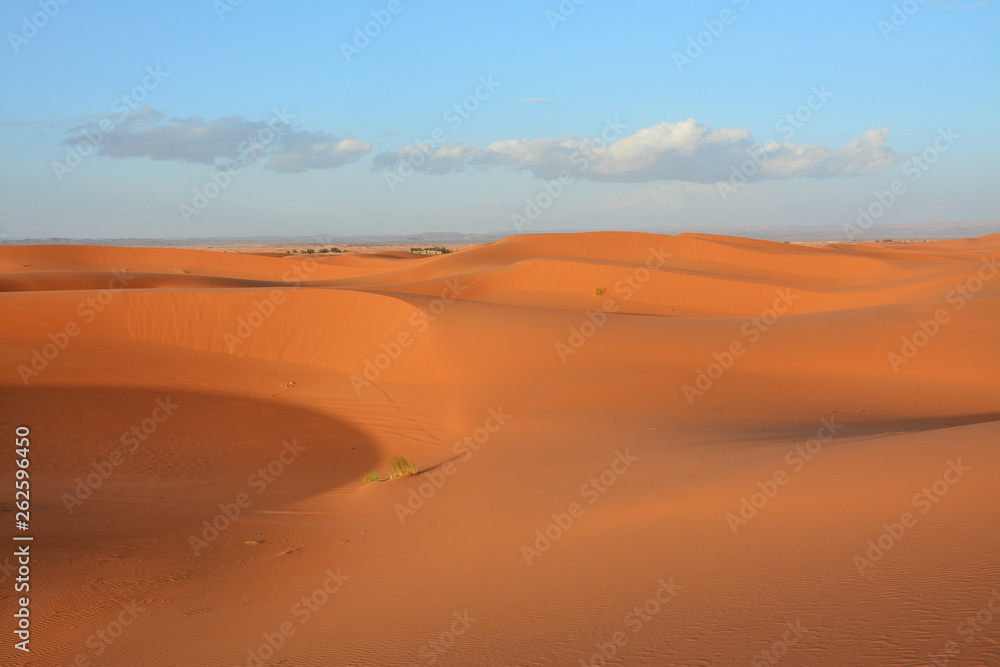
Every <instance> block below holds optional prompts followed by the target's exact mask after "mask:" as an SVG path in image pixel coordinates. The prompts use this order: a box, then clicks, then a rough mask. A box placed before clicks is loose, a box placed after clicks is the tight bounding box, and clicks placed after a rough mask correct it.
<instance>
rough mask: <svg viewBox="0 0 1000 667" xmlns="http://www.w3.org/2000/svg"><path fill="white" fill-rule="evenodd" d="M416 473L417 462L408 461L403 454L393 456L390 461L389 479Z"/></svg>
mask: <svg viewBox="0 0 1000 667" xmlns="http://www.w3.org/2000/svg"><path fill="white" fill-rule="evenodd" d="M416 474H417V464H416V463H414V462H412V461H407V460H406V459H405V458H403V457H402V456H396V457H393V459H392V461H390V462H389V479H395V478H397V477H406V476H408V475H416Z"/></svg>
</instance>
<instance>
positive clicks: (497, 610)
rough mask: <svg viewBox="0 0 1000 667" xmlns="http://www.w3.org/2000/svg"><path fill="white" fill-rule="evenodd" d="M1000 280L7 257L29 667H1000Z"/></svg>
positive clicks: (695, 245) (950, 264) (571, 262)
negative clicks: (406, 469) (398, 472)
mask: <svg viewBox="0 0 1000 667" xmlns="http://www.w3.org/2000/svg"><path fill="white" fill-rule="evenodd" d="M998 251H1000V235H991V236H987V237H982V238H978V239H963V240H955V241H934V242H927V243H865V244H840V245H828V246H821V247H806V246H799V245H791V244H783V243H771V242H766V241H756V240H747V239H739V238H729V237H716V236H710V235H704V234H681V235H678V236H660V235H651V234H633V233H587V234H572V235H522V236H516V237H510V238H506V239H504V240H502V241H498V242H496V243H490V244H484V245H481V246H475V247H472V248H468V249H464V250H461V251H458V252H454V253H451V254H447V255H438V256H412V255H408V254H406V253H395V252H385V253H378V254H373V255H357V254H337V255H329V256H323V257H318V256H317V257H313V256H304V255H284V256H283V255H280V254H279V253H268V252H261V253H254V254H236V253H219V252H208V251H198V250H187V249H173V248H119V247H115V248H111V247H97V246H4V247H0V308H2V312H3V313H4V326H3V330H2V338H0V360H2V367H3V369H4V375H3V378H2V385H0V393H2V396H3V399H2V400H3V403H2V404H3V408H4V409H3V411H2V417H0V420H2V422H3V429H4V431H5V432H6V433H8V434H9V433H13V431H14V429H15V428H16V427H17V426H19V425H27V426H29V427H30V429H31V440H32V445H31V452H32V454H31V455H32V460H31V466H30V471H31V483H32V486H31V490H32V494H31V503H32V515H31V516H32V522H31V533H32V534H33V536H34V538H35V539H34V542H33V543H32V547H31V549H32V561H31V568H32V570H31V577H32V578H31V591H30V593H31V614H32V626H31V627H32V637H31V638H32V642H31V649H32V650H31V653H30V654H29V655H28V656H27V657H26V656H25V654H23V653H21V652H19V651H16V650H14V649H13V647H12V642H10V641H8V642H7V644H5V645H4V647H3V648H2V649H0V663H2V664H10V665H22V664H24V665H29V664H30V665H59V666H63V665H127V666H135V665H144V666H147V665H148V666H156V665H170V666H174V665H177V666H180V665H183V666H189V667H199V666H206V667H208V666H217V665H226V666H229V665H259V664H274V665H351V664H363V665H413V664H416V665H429V664H434V665H579V664H584V665H588V664H593V665H600V664H623V665H737V664H741V665H746V664H750V665H778V664H781V665H818V664H823V665H826V664H829V665H924V664H945V662H943V661H944V660H945V659H946V658H947V659H948V660H950V661H952V662H951V664H968V665H993V664H1000V593H997V591H998V590H1000V531H998V530H997V526H998V525H1000V502H998V501H1000V486H998V485H997V483H996V480H997V479H998V466H1000V449H998V448H997V446H996V443H997V441H998V438H1000V391H998V389H1000V380H998V378H1000V354H998V353H997V340H998V332H1000V280H995V279H994V278H996V276H997V273H998V272H1000V265H998V264H997V259H996V255H997V252H998ZM394 456H404V457H407V458H409V459H413V460H415V462H416V464H417V465H418V467H419V468H420V469H421V474H419V475H416V476H413V477H406V478H401V479H395V480H391V481H383V482H379V483H373V484H367V485H364V484H362V478H363V476H364V475H365V474H366V473H367V472H369V471H370V470H373V469H375V470H378V471H379V472H380V473H382V476H383V477H384V476H385V470H386V467H387V465H388V463H389V461H390V459H391V458H392V457H394ZM0 468H2V469H3V475H4V478H5V479H8V480H10V479H12V478H13V476H14V456H13V455H9V456H7V457H5V458H3V459H0ZM10 497H11V496H10V493H8V495H7V496H6V498H7V499H8V501H5V502H4V504H3V509H4V510H5V511H6V512H5V513H6V515H7V516H8V517H9V522H8V525H11V524H12V522H13V510H14V507H13V505H12V504H11V503H10V502H9V499H10ZM213 524H214V525H213ZM11 530H12V529H11ZM8 559H9V560H10V561H12V560H13V557H8ZM0 562H2V563H7V562H8V561H3V560H2V559H0ZM4 573H5V578H6V581H7V582H8V584H7V585H9V583H10V582H11V581H13V574H11V570H9V569H7V568H5V569H4ZM3 604H4V607H3V610H4V614H5V615H6V616H7V618H8V619H10V618H11V614H13V613H14V610H15V605H16V600H15V599H14V595H13V593H12V588H7V589H6V593H5V597H4V602H3ZM982 610H987V611H985V612H984V611H982ZM977 614H978V617H977ZM969 617H972V618H973V621H971V622H969V621H967V620H966V619H967V618H969ZM977 618H978V620H976V619H977ZM987 618H989V620H987ZM933 660H937V661H938V663H935V662H933Z"/></svg>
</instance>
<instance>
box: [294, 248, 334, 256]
mask: <svg viewBox="0 0 1000 667" xmlns="http://www.w3.org/2000/svg"><path fill="white" fill-rule="evenodd" d="M292 252H293V253H298V252H299V251H298V250H297V249H295V250H292ZM302 252H303V253H305V254H307V255H312V254H313V253H317V252H344V251H343V250H341V249H340V248H320V249H319V250H316V249H315V248H306V249H305V250H303V251H302Z"/></svg>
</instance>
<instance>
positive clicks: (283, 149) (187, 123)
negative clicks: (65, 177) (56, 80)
mask: <svg viewBox="0 0 1000 667" xmlns="http://www.w3.org/2000/svg"><path fill="white" fill-rule="evenodd" d="M287 118H288V116H282V115H281V114H279V113H277V112H276V114H275V118H274V119H272V120H271V121H269V122H267V123H265V122H261V121H248V120H244V119H243V118H242V117H241V116H228V117H225V118H218V119H215V120H205V119H203V118H201V117H198V116H193V117H191V118H170V119H165V118H164V115H163V113H162V112H161V111H157V110H155V109H150V108H149V107H146V108H143V109H140V110H139V111H137V112H135V113H133V114H129V115H127V116H107V117H102V118H100V119H88V120H86V121H85V122H83V123H80V124H78V125H76V126H74V127H72V128H70V129H69V130H68V133H69V135H70V136H69V137H68V138H67V139H66V140H65V141H64V142H63V143H64V144H67V145H73V144H83V143H89V144H91V145H92V146H95V147H96V148H97V152H98V154H99V155H104V156H107V157H116V158H128V157H148V158H150V159H153V160H175V161H179V162H193V163H198V164H219V163H225V162H228V161H232V160H237V159H241V160H243V161H244V162H250V161H253V160H254V159H257V158H258V157H263V158H264V164H265V166H266V167H268V168H270V169H273V170H275V171H279V172H301V171H306V170H308V169H331V168H334V167H340V166H343V165H345V164H347V163H349V162H353V161H354V160H357V159H358V158H359V157H361V156H362V155H364V154H365V153H367V152H369V151H371V148H372V145H371V144H370V143H368V142H365V141H360V140H358V139H353V138H346V139H340V138H337V137H334V136H332V135H329V134H326V133H325V132H318V131H316V132H308V131H305V130H297V129H294V128H292V127H291V126H290V124H289V123H288V122H287Z"/></svg>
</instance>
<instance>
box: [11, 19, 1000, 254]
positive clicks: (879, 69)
mask: <svg viewBox="0 0 1000 667" xmlns="http://www.w3.org/2000/svg"><path fill="white" fill-rule="evenodd" d="M379 20H381V24H380V23H379ZM0 27H2V29H3V33H4V36H5V39H4V44H3V45H2V47H0V54H2V55H0V87H2V90H3V91H4V95H3V96H2V98H0V202H2V207H0V233H2V234H6V235H7V236H8V237H10V238H44V237H51V236H64V237H164V238H174V237H204V236H253V235H299V234H301V235H311V234H330V235H335V236H336V235H351V234H371V233H380V234H396V233H418V232H425V231H458V232H465V233H473V232H507V233H511V232H515V231H522V232H547V231H563V230H569V229H646V228H662V227H670V228H682V229H685V230H692V231H696V230H698V229H702V228H707V227H710V226H714V225H739V226H754V225H831V224H835V225H841V224H843V223H848V222H851V221H854V220H855V219H856V218H857V216H858V212H857V211H858V208H859V207H862V208H863V209H868V208H869V207H870V206H871V205H872V203H873V202H874V201H876V199H877V197H876V195H875V194H874V193H875V192H882V191H886V190H890V189H891V185H892V183H893V182H894V181H900V182H901V183H902V184H903V186H904V189H903V190H902V191H901V194H899V195H898V196H895V198H894V201H892V203H891V204H890V205H888V206H886V210H885V211H884V213H883V214H881V215H880V217H879V218H878V222H880V223H885V224H890V223H910V222H951V221H982V220H996V219H997V218H998V217H1000V216H998V215H997V212H998V210H1000V193H998V190H1000V189H998V188H997V187H996V185H995V184H996V180H997V176H998V175H1000V174H998V171H1000V170H998V167H997V161H996V155H997V152H998V149H1000V127H998V123H997V122H996V116H997V108H998V101H1000V95H998V85H1000V78H998V66H1000V12H998V11H997V5H996V4H995V3H994V2H955V3H952V2H934V1H933V0H927V1H926V2H923V3H920V2H919V0H910V1H909V2H906V3H900V2H871V1H869V2H861V1H857V2H854V1H850V0H847V1H844V2H839V3H832V4H822V5H820V4H819V3H798V2H796V3H792V2H770V3H764V2H756V1H755V0H738V1H733V0H718V1H713V2H706V3H662V2H618V3H611V2H606V1H601V0H585V1H583V2H581V3H580V4H576V2H574V1H573V0H564V1H563V2H562V3H560V2H558V1H556V0H552V1H550V2H544V1H542V2H522V1H518V0H511V1H509V2H506V3H491V4H485V3H482V4H481V3H465V2H450V1H442V2H435V3H422V2H420V1H419V0H382V1H374V2H371V1H365V2H353V3H320V2H313V3H304V2H282V3H276V2H264V1H263V0H243V1H242V2H239V3H237V1H236V0H216V1H214V2H213V0H197V1H191V2H188V1H177V2H170V3H152V2H128V3H127V2H117V3H110V2H86V1H85V0H68V1H67V2H65V4H63V3H60V2H59V0H41V1H38V0H36V2H4V3H2V4H0ZM366 28H367V31H368V33H369V35H374V36H369V35H365V34H364V33H365V30H366ZM359 34H360V35H363V36H362V37H360V38H359V37H358V35H359ZM345 45H346V46H345ZM455 105H458V107H457V108H456V107H455ZM788 114H791V116H790V117H786V115H788ZM795 114H798V117H797V119H796V116H795ZM602 135H603V138H602ZM921 156H923V161H920V160H921ZM915 158H916V159H917V160H918V161H917V162H914V159H915ZM876 210H877V209H876Z"/></svg>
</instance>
